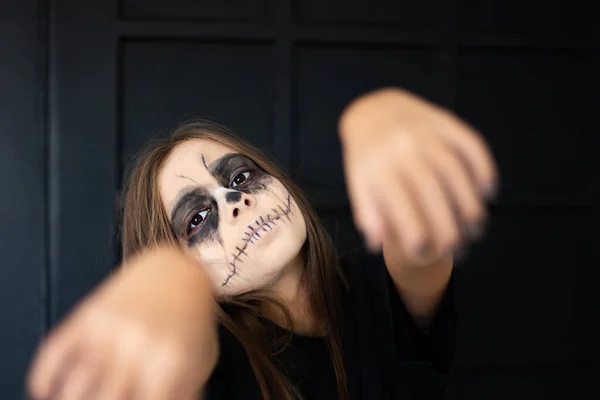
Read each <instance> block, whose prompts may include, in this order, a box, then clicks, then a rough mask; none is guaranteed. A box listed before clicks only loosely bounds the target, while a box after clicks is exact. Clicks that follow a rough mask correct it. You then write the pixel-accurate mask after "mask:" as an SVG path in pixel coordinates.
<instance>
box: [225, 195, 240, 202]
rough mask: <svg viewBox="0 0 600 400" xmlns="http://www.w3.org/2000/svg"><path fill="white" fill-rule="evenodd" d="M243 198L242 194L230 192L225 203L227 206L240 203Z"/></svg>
mask: <svg viewBox="0 0 600 400" xmlns="http://www.w3.org/2000/svg"><path fill="white" fill-rule="evenodd" d="M241 198H242V193H240V192H228V193H227V194H225V201H226V202H227V204H232V203H239V201H240V199H241Z"/></svg>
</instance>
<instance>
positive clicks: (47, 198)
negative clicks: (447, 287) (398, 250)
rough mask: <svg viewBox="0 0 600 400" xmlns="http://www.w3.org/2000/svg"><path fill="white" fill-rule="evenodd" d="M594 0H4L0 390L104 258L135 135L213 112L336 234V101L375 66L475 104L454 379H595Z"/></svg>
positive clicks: (110, 256)
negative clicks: (492, 162) (474, 177)
mask: <svg viewBox="0 0 600 400" xmlns="http://www.w3.org/2000/svg"><path fill="white" fill-rule="evenodd" d="M592 4H594V3H593V2H589V5H586V3H585V2H583V1H578V0H575V1H562V2H560V1H554V0H548V1H541V0H536V1H517V0H511V1H506V0H488V1H477V0H427V1H423V0H403V1H392V0H370V1H368V0H352V1H351V0H335V1H328V2H325V1H323V0H304V1H300V0H297V1H292V0H270V1H268V0H227V1H218V2H215V1H205V0H171V1H165V0H163V1H161V0H144V1H142V0H121V1H118V0H113V1H108V0H103V1H101V0H98V1H91V0H62V1H58V0H56V1H51V0H2V1H1V3H0V190H1V195H0V257H1V258H0V260H1V263H2V265H1V266H0V321H1V325H0V399H20V398H23V377H24V373H25V371H26V368H27V365H28V363H29V361H30V359H31V356H32V354H33V351H34V349H35V346H36V344H37V342H38V341H39V339H40V338H41V337H42V335H43V334H44V333H45V332H47V330H48V329H49V327H51V326H52V325H53V324H55V323H56V321H57V320H60V318H62V317H63V316H64V315H65V313H66V312H67V311H68V310H69V309H70V308H71V307H72V306H73V305H74V304H75V302H76V301H77V300H78V299H80V298H81V296H82V295H83V294H84V293H86V292H87V291H89V290H90V289H91V288H92V287H93V286H94V285H95V284H97V283H98V282H99V281H100V280H101V279H102V278H103V277H105V276H106V275H107V274H108V273H109V271H110V270H111V269H112V268H113V266H114V265H115V263H117V261H118V249H117V247H118V246H117V243H116V239H115V232H116V226H115V219H114V215H115V207H114V204H115V198H116V194H117V190H118V189H119V187H120V184H121V180H122V175H123V172H124V168H125V166H126V165H127V160H128V159H129V156H130V155H131V154H132V153H134V152H135V151H136V150H137V149H138V148H139V146H140V145H141V144H142V143H143V142H144V141H145V140H146V139H147V138H149V137H151V136H153V135H155V134H157V133H160V132H166V131H168V130H170V129H171V128H173V126H174V125H175V124H176V123H177V122H179V121H181V120H182V119H184V118H189V117H192V116H210V117H213V118H215V119H217V120H219V121H220V122H222V123H224V124H225V125H228V126H230V127H231V128H233V129H234V130H236V131H237V132H238V133H240V134H241V135H242V136H244V137H246V138H248V139H250V140H251V141H252V142H253V143H254V144H256V145H258V146H260V147H261V148H262V149H264V150H266V151H267V152H269V153H270V154H272V155H273V156H274V157H275V158H276V159H277V161H278V162H279V163H280V164H281V165H282V166H283V167H284V168H285V169H286V170H287V171H289V172H290V173H291V174H292V175H293V177H294V178H295V179H296V180H297V181H298V182H299V183H300V184H302V185H303V186H304V188H305V189H306V190H307V191H308V192H309V194H310V196H311V198H312V199H313V200H314V204H315V205H316V207H317V209H318V210H319V212H320V214H321V215H322V216H323V218H324V219H325V221H326V223H327V225H328V227H330V229H331V232H332V234H333V235H334V236H335V238H336V242H337V243H338V247H339V248H340V249H341V250H343V249H346V248H348V247H351V246H354V245H355V244H357V243H359V240H358V236H357V234H356V233H355V231H354V228H353V225H352V222H351V220H350V217H349V210H348V203H347V199H346V197H345V194H344V188H343V176H342V166H341V160H340V149H339V144H338V141H337V136H336V129H335V128H336V119H337V117H338V115H339V113H340V111H341V110H342V107H343V106H344V105H345V104H346V103H347V102H348V101H350V100H351V99H352V98H354V97H355V96H357V95H359V94H361V93H363V92H365V91H367V90H370V89H375V88H377V87H381V86H384V85H398V86H402V87H405V88H408V89H410V90H412V91H415V92H416V93H419V94H421V95H423V96H425V97H427V98H429V99H430V100H432V101H434V102H437V103H439V104H442V105H444V106H446V107H449V108H450V109H452V110H454V111H456V112H457V113H458V114H459V115H460V116H462V117H463V118H465V119H466V120H468V121H469V122H471V123H472V124H474V125H475V126H476V127H477V128H479V129H480V130H481V131H482V132H483V134H484V135H485V137H486V139H487V140H488V141H489V143H490V145H491V147H492V149H493V151H494V154H495V155H496V157H497V160H498V163H499V167H500V171H501V174H502V191H501V197H500V199H499V201H498V202H497V203H496V204H495V205H494V206H493V208H492V211H491V214H492V219H491V223H490V226H489V230H488V235H487V237H486V238H485V240H484V241H483V243H480V244H477V245H475V246H473V247H472V249H471V252H470V253H469V256H468V258H467V259H466V260H465V261H464V262H463V263H462V264H461V265H459V268H458V269H457V279H458V286H459V290H458V296H459V307H460V310H459V311H460V315H461V322H460V329H459V335H458V343H457V346H458V350H457V351H458V354H457V361H456V369H455V371H454V374H453V377H452V383H451V389H450V395H451V397H453V398H462V399H503V400H504V399H507V398H529V399H531V398H545V399H555V398H556V399H558V398H561V399H562V398H571V397H574V398H577V397H580V396H583V395H584V393H585V397H586V398H588V397H589V398H593V397H595V395H597V390H596V386H597V384H596V382H597V374H598V372H600V368H599V367H598V364H597V359H598V355H600V345H599V344H598V341H597V338H598V337H599V335H600V329H599V328H598V327H597V324H596V322H597V321H596V319H597V315H598V312H597V311H596V306H597V304H598V303H599V302H598V301H597V300H598V299H599V298H600V293H599V292H598V289H599V288H600V284H598V277H599V276H600V273H599V272H598V267H599V266H600V263H599V259H600V257H599V255H598V251H597V246H596V240H597V239H596V238H597V235H596V225H597V222H598V213H597V200H598V189H597V188H598V186H597V182H598V172H599V170H600V168H599V162H598V155H597V152H598V148H599V146H598V145H599V139H598V134H599V132H598V124H597V116H598V110H599V109H600V101H599V97H598V92H599V89H600V79H599V74H598V73H599V71H600V57H599V45H598V41H596V37H595V36H594V35H596V36H597V35H598V28H597V27H596V25H595V24H597V21H596V20H595V19H594V18H593V15H595V14H594V13H592V9H591V7H592ZM590 390H591V391H593V392H592V393H593V394H590V393H587V391H590Z"/></svg>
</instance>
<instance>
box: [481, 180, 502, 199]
mask: <svg viewBox="0 0 600 400" xmlns="http://www.w3.org/2000/svg"><path fill="white" fill-rule="evenodd" d="M482 192H483V195H484V196H485V198H486V199H488V200H489V201H494V200H496V197H497V196H498V185H497V184H496V183H492V184H489V185H484V186H483V188H482Z"/></svg>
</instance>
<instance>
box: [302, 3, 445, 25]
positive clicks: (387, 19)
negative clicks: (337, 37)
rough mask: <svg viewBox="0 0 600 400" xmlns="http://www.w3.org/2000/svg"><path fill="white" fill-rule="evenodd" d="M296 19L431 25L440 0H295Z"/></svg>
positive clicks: (436, 19) (435, 21)
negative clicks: (296, 0)
mask: <svg viewBox="0 0 600 400" xmlns="http://www.w3.org/2000/svg"><path fill="white" fill-rule="evenodd" d="M295 16H296V20H298V21H300V22H303V23H309V24H314V23H318V24H321V23H329V24H332V23H333V24H361V25H364V24H369V25H394V26H395V27H403V28H406V27H410V28H429V29H432V28H433V29H435V28H436V27H437V26H438V25H439V21H440V17H441V1H439V0H428V1H418V0H411V1H397V0H375V1H374V0H371V1H369V0H346V1H344V0H330V1H319V0H303V1H298V2H297V4H296V14H295Z"/></svg>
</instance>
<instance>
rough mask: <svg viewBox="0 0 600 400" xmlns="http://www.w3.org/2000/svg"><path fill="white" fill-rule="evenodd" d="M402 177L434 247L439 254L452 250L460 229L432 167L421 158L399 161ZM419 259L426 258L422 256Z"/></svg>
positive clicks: (448, 198) (417, 156)
mask: <svg viewBox="0 0 600 400" xmlns="http://www.w3.org/2000/svg"><path fill="white" fill-rule="evenodd" d="M399 164H400V167H399V171H400V175H401V176H402V179H403V180H404V181H406V182H407V186H408V187H410V193H411V195H412V197H413V198H414V199H415V202H416V203H417V210H418V212H419V213H420V214H421V215H422V218H423V220H424V223H425V225H426V229H427V231H428V232H429V235H430V238H431V241H432V242H433V243H431V244H432V245H433V246H434V247H435V249H436V250H437V252H438V253H442V254H443V253H446V252H448V251H450V250H452V249H453V248H454V247H455V246H456V244H457V242H458V239H459V229H458V226H457V221H456V218H455V217H454V214H453V210H452V203H451V199H450V196H449V195H448V194H447V193H446V192H445V190H444V187H443V186H442V184H441V182H440V180H439V179H438V177H437V176H436V174H435V171H434V170H433V169H432V167H431V166H430V165H429V164H428V163H427V162H426V160H425V159H424V158H423V157H422V156H420V155H413V156H411V157H405V158H404V159H403V160H400V161H399ZM419 256H420V257H423V256H425V254H419Z"/></svg>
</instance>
